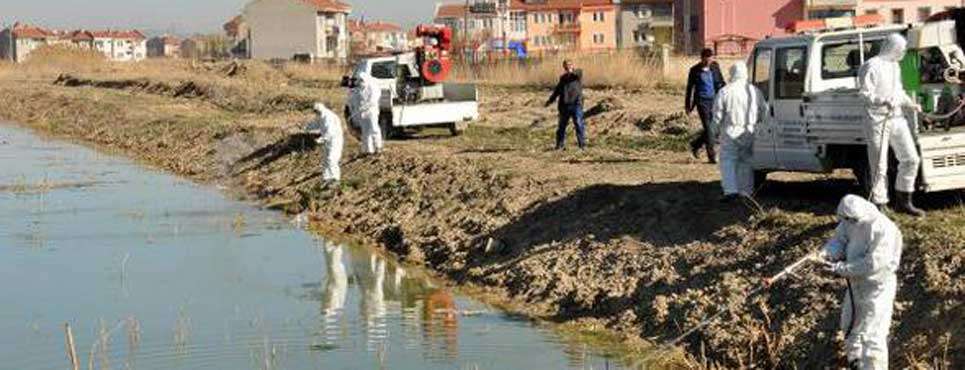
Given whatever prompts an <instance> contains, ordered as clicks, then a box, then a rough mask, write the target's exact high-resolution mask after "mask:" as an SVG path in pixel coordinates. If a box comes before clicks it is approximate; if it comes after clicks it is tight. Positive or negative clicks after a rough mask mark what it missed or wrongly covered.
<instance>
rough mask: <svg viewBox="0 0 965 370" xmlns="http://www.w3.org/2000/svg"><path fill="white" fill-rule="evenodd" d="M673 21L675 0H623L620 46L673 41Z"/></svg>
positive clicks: (647, 44)
mask: <svg viewBox="0 0 965 370" xmlns="http://www.w3.org/2000/svg"><path fill="white" fill-rule="evenodd" d="M673 22H674V20H673V0H622V1H621V2H620V9H619V14H618V15H617V47H618V48H621V49H625V48H645V49H653V48H655V47H658V46H660V45H673V42H674V40H673V29H674V23H673Z"/></svg>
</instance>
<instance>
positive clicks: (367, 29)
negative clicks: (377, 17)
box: [348, 20, 409, 55]
mask: <svg viewBox="0 0 965 370" xmlns="http://www.w3.org/2000/svg"><path fill="white" fill-rule="evenodd" d="M348 33H349V36H350V38H351V40H352V41H351V45H352V50H351V52H352V54H353V55H364V54H371V53H375V52H379V51H404V50H408V49H409V35H408V33H406V32H405V31H404V30H403V29H402V27H401V26H399V25H397V24H395V23H389V22H381V21H376V22H366V21H364V20H350V21H349V22H348Z"/></svg>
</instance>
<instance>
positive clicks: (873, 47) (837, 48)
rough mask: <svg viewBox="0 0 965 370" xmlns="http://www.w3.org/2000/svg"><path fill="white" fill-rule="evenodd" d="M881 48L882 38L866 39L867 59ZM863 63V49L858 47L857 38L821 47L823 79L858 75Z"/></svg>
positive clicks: (865, 51)
mask: <svg viewBox="0 0 965 370" xmlns="http://www.w3.org/2000/svg"><path fill="white" fill-rule="evenodd" d="M880 48H881V40H865V43H864V58H865V60H868V59H871V57H874V56H875V55H877V54H878V50H879V49H880ZM861 64H862V60H861V50H860V49H858V41H857V40H854V41H851V42H847V43H840V44H835V45H825V46H824V48H822V49H821V78H822V79H825V80H828V79H834V78H847V77H857V76H858V69H859V68H861Z"/></svg>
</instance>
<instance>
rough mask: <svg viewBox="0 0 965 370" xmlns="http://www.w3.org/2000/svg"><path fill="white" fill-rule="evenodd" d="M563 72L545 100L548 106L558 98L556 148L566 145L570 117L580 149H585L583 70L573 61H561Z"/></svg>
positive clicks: (560, 148) (559, 148)
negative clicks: (551, 93)
mask: <svg viewBox="0 0 965 370" xmlns="http://www.w3.org/2000/svg"><path fill="white" fill-rule="evenodd" d="M563 70H565V73H563V75H562V76H560V82H559V83H558V84H556V88H555V89H553V95H551V96H550V99H549V100H547V101H546V106H547V107H549V106H550V105H552V104H553V102H556V101H557V99H558V100H559V102H558V104H557V107H558V108H559V111H560V120H559V126H558V127H557V128H556V150H563V149H564V148H565V147H566V126H567V125H568V124H569V122H570V119H572V120H573V124H574V125H575V126H576V140H577V143H578V144H579V145H580V149H586V127H585V125H584V122H583V71H582V70H579V69H576V68H575V67H574V66H573V62H571V61H569V60H567V61H564V62H563Z"/></svg>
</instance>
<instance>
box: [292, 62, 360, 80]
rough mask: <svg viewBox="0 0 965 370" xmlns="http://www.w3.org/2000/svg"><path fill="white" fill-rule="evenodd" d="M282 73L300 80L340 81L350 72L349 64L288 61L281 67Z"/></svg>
mask: <svg viewBox="0 0 965 370" xmlns="http://www.w3.org/2000/svg"><path fill="white" fill-rule="evenodd" d="M280 70H281V72H282V73H284V74H285V76H288V78H290V79H292V80H298V81H340V80H341V79H342V76H344V75H346V74H348V73H349V70H350V68H349V67H348V66H337V65H324V64H303V63H286V64H284V65H282V66H281V67H280Z"/></svg>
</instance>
